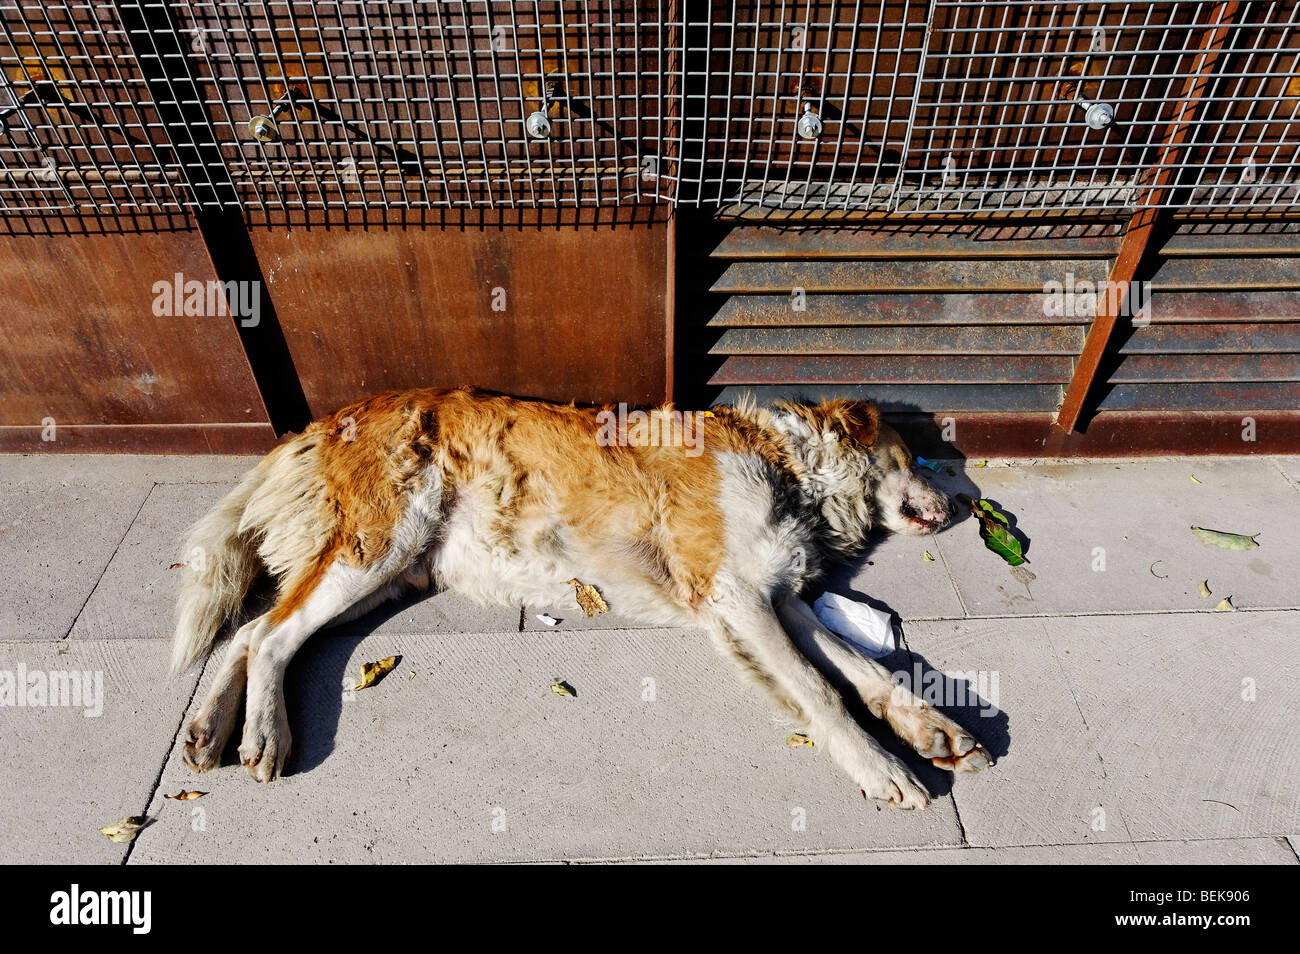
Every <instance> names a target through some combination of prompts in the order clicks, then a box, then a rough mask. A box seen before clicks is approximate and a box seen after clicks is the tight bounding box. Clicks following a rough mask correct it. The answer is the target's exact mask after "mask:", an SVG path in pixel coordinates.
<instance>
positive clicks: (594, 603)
mask: <svg viewBox="0 0 1300 954" xmlns="http://www.w3.org/2000/svg"><path fill="white" fill-rule="evenodd" d="M567 582H568V584H569V585H570V586H575V587H577V593H576V596H577V597H578V605H579V606H581V607H582V611H583V612H584V613H586V614H587V615H588V616H599V615H601V614H602V613H608V612H609V604H608V603H606V602H605V600H604V597H602V596H601V595H600V590H598V589H596V588H595V587H594V586H592V585H591V584H590V583H583V582H582V581H581V580H578V579H572V580H568V581H567Z"/></svg>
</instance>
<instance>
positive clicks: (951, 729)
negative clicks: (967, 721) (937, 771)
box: [889, 700, 993, 772]
mask: <svg viewBox="0 0 1300 954" xmlns="http://www.w3.org/2000/svg"><path fill="white" fill-rule="evenodd" d="M889 723H890V726H891V727H892V728H893V729H894V731H895V733H897V735H898V736H899V738H901V739H902V740H903V741H904V742H907V743H908V744H909V745H910V746H912V748H913V749H915V750H916V753H917V754H918V755H922V756H925V758H927V759H929V760H930V761H931V762H933V763H934V764H935V765H936V766H937V767H939V768H941V769H946V770H948V771H949V772H978V771H979V770H980V769H985V768H988V767H989V766H990V765H992V764H993V756H991V755H989V753H988V750H987V749H985V748H984V746H982V745H980V744H979V742H977V741H976V740H975V737H974V736H973V735H971V734H970V733H969V732H967V731H966V730H965V729H963V728H962V727H961V726H960V725H958V724H957V723H956V722H954V721H953V720H952V719H950V718H948V716H946V715H944V714H943V713H942V712H940V711H939V710H938V709H934V708H931V707H930V706H929V705H926V704H924V703H921V702H919V700H918V701H917V702H915V703H913V704H910V705H904V706H893V707H891V708H890V710H889Z"/></svg>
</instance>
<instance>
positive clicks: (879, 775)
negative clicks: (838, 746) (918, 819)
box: [846, 752, 930, 809]
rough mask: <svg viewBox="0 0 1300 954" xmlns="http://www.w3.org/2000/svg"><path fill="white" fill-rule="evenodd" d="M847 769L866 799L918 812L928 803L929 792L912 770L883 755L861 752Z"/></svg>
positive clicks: (891, 757) (882, 753)
mask: <svg viewBox="0 0 1300 954" xmlns="http://www.w3.org/2000/svg"><path fill="white" fill-rule="evenodd" d="M852 761H853V764H852V765H849V766H846V768H848V769H849V775H850V776H851V777H852V779H853V781H855V782H857V784H858V788H860V789H862V794H863V795H864V796H865V797H867V798H875V799H878V800H880V801H882V802H888V803H889V804H891V805H893V806H894V807H896V808H907V809H913V808H915V809H920V808H925V807H926V806H927V805H929V804H930V793H929V792H927V791H926V790H925V786H924V785H922V784H921V781H920V779H918V778H917V777H916V776H915V775H913V774H912V770H911V769H909V768H908V767H907V766H906V765H904V764H903V763H902V762H900V761H899V760H898V759H896V758H894V757H893V756H892V755H889V754H887V753H884V752H880V753H875V752H864V753H861V754H859V756H858V757H857V758H855V759H853V760H852Z"/></svg>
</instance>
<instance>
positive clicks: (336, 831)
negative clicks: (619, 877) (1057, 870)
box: [0, 456, 1300, 864]
mask: <svg viewBox="0 0 1300 954" xmlns="http://www.w3.org/2000/svg"><path fill="white" fill-rule="evenodd" d="M251 463H252V461H251V460H250V459H248V458H146V457H60V456H46V457H36V456H33V457H0V480H2V481H3V486H4V488H5V493H4V494H3V496H0V543H2V544H3V546H0V689H2V688H3V680H4V678H5V676H4V673H6V672H8V673H10V674H13V675H15V676H16V675H17V674H19V673H20V672H25V673H27V674H28V675H29V676H30V677H32V678H35V679H36V680H37V681H38V682H40V681H43V680H44V677H45V676H46V675H49V676H54V675H55V674H58V673H62V672H67V671H76V672H79V673H89V674H91V677H90V683H91V685H92V686H93V685H94V684H95V679H96V678H99V679H102V689H103V691H102V712H96V711H95V710H96V708H97V706H96V705H95V704H94V701H93V698H92V699H89V700H83V701H86V702H87V705H88V707H87V706H81V707H78V706H51V705H48V704H39V702H40V700H39V698H31V697H30V693H29V698H26V699H24V701H26V702H34V703H37V704H34V705H23V706H17V705H12V706H11V705H8V704H6V705H4V707H3V708H0V799H2V803H0V804H2V805H3V808H2V809H0V847H2V848H3V857H4V859H5V860H7V861H38V862H41V861H46V862H48V861H67V862H105V863H121V862H123V861H126V862H129V863H131V864H147V863H158V862H166V863H185V862H213V861H216V862H224V861H229V862H245V861H253V862H259V861H285V862H288V861H308V862H336V863H337V862H421V861H574V860H590V859H611V860H626V861H642V860H684V861H691V860H711V859H717V860H726V861H772V860H788V861H799V862H811V861H830V862H866V863H878V862H897V861H904V862H920V863H944V864H947V863H961V862H977V863H1016V862H1032V863H1044V862H1046V863H1054V862H1063V863H1073V862H1088V863H1110V862H1143V863H1147V862H1162V863H1170V862H1172V863H1182V862H1202V863H1251V864H1256V863H1278V864H1296V863H1297V854H1296V852H1297V849H1300V722H1298V721H1297V719H1296V708H1297V707H1296V702H1297V698H1298V697H1300V694H1298V693H1297V689H1296V687H1297V685H1300V573H1298V572H1297V570H1296V557H1297V555H1300V459H1297V458H1274V457H1255V458H1233V459H1227V458H1215V459H1177V460H1139V461H1130V460H1119V461H1116V460H1107V461H1094V462H1076V463H1028V462H998V461H994V462H990V464H989V465H988V466H987V467H977V466H975V463H976V462H965V463H961V464H956V463H954V464H951V465H949V468H950V469H951V471H952V472H951V473H943V474H941V475H939V476H938V477H937V478H936V480H937V482H939V483H941V484H944V485H945V486H947V487H948V488H949V489H952V490H961V491H964V492H966V493H970V494H972V495H982V496H984V497H987V498H990V499H992V500H994V501H996V502H997V503H998V504H999V505H1000V506H1001V507H1002V508H1003V509H1004V510H1006V511H1007V512H1009V513H1010V514H1012V515H1014V517H1015V518H1016V524H1017V526H1018V528H1019V530H1020V531H1021V532H1022V533H1023V534H1024V535H1025V537H1026V538H1027V539H1028V540H1029V548H1028V551H1027V555H1028V557H1029V559H1030V560H1031V563H1030V565H1029V567H1028V568H1027V569H1028V570H1030V571H1032V574H1033V576H1032V578H1031V577H1030V576H1029V575H1028V574H1026V573H1024V572H1013V571H1011V570H1010V569H1008V568H1007V567H1006V566H1005V565H1004V564H1003V563H1002V561H1001V560H1000V559H999V558H997V557H996V556H994V555H993V554H992V553H990V552H988V551H987V550H986V549H985V548H984V545H983V543H982V542H981V541H980V539H979V537H978V534H977V530H976V527H975V525H974V523H973V522H972V521H970V520H969V519H968V520H965V521H963V522H961V523H959V524H957V525H956V526H954V527H952V528H950V529H949V530H947V531H946V532H944V533H942V534H940V535H938V536H936V537H929V538H909V539H904V538H882V539H881V540H879V541H878V542H877V543H876V545H875V546H874V547H873V548H872V549H871V551H870V552H869V553H868V554H867V555H866V556H865V557H864V558H863V560H862V561H861V562H860V564H859V565H858V566H856V567H854V568H853V569H851V570H844V571H840V572H838V573H836V574H835V575H834V576H833V577H832V578H831V579H830V580H829V581H828V588H830V589H833V590H835V591H837V592H841V593H844V594H845V595H850V596H857V597H859V598H861V597H864V596H867V597H870V598H871V599H872V600H873V601H874V602H876V603H877V604H878V605H881V606H886V607H888V608H889V609H891V610H892V611H894V612H895V613H896V614H898V616H899V617H900V619H901V624H902V632H903V634H904V642H905V647H904V648H903V649H901V650H900V651H899V652H897V653H895V654H894V655H893V656H892V657H890V658H888V659H886V660H884V662H885V663H886V664H887V665H888V666H889V667H890V668H891V669H893V670H896V671H903V672H907V673H912V674H915V675H919V676H920V677H921V679H922V684H923V685H929V686H933V687H935V688H936V691H938V690H942V692H943V693H944V697H945V700H946V701H947V702H948V704H947V705H945V708H946V709H947V711H949V712H950V713H951V714H953V715H954V717H955V718H957V719H958V720H959V721H961V722H962V723H963V724H965V725H966V726H967V727H968V728H970V729H971V730H973V731H974V732H975V733H976V734H977V735H978V736H979V737H980V738H981V739H982V740H983V741H984V742H985V744H986V745H987V746H988V747H989V748H990V750H992V752H993V754H994V755H995V756H997V757H998V760H999V761H998V764H997V765H996V766H995V767H994V768H993V769H992V770H990V771H987V772H984V773H981V774H978V775H974V776H962V777H961V778H959V779H958V780H956V782H955V784H954V782H953V780H952V777H951V776H947V775H945V774H943V773H940V772H938V771H936V770H933V769H931V768H930V767H929V766H928V765H925V764H923V763H921V762H920V760H919V759H917V758H915V757H913V756H911V755H910V754H909V755H907V756H904V757H905V758H907V760H908V761H909V763H910V764H912V765H914V766H916V767H917V768H918V770H919V771H920V773H921V776H922V779H923V781H924V782H925V783H926V785H927V786H928V787H929V788H930V790H931V792H932V793H933V794H934V795H935V799H934V802H933V804H932V805H931V807H930V809H929V810H927V811H925V812H920V813H908V812H901V811H894V810H889V809H879V808H877V807H876V806H875V805H874V804H871V803H867V802H864V801H863V800H862V798H861V796H860V795H859V793H858V791H857V789H856V788H855V787H854V786H853V785H852V784H851V783H850V782H849V781H848V780H847V779H846V778H845V777H843V776H842V775H841V774H840V772H839V771H838V770H837V769H836V768H835V766H833V765H832V764H831V762H830V760H829V759H828V758H827V756H826V753H825V752H824V751H822V750H821V749H820V748H812V749H809V748H797V749H792V748H788V747H787V746H786V744H785V738H786V735H787V734H788V732H789V729H788V728H787V727H785V726H783V725H781V724H780V723H779V722H778V721H777V720H776V719H775V718H774V716H773V713H772V710H771V709H770V707H769V706H768V704H767V703H766V701H765V700H764V699H763V698H762V697H761V696H760V695H759V694H758V692H757V691H756V690H754V689H752V688H749V687H747V686H745V685H743V684H741V683H740V682H739V681H738V680H737V679H736V678H735V677H734V675H733V673H732V670H731V666H730V663H728V662H727V661H725V660H723V659H721V658H719V657H718V656H717V655H716V654H715V653H714V651H713V650H712V649H711V647H710V646H709V645H708V643H707V639H706V638H705V637H704V636H703V635H702V634H700V633H696V632H691V631H682V630H673V629H670V630H665V629H646V628H635V627H633V626H631V625H630V624H628V622H627V621H625V620H620V619H618V618H617V615H616V613H611V614H610V615H609V616H606V617H599V618H597V619H593V620H578V619H573V618H568V614H566V613H563V612H560V611H557V610H552V611H553V612H554V614H555V615H557V616H564V617H566V618H564V620H563V622H561V623H560V624H559V625H558V626H556V627H554V628H550V627H547V626H545V625H543V624H542V623H540V622H539V621H538V620H537V618H536V616H537V614H538V613H541V612H544V611H546V610H547V609H550V608H547V607H540V606H527V607H508V608H504V609H492V610H485V609H482V608H479V607H476V606H473V605H471V604H468V603H466V602H464V601H461V600H459V599H457V598H455V597H453V596H449V595H446V594H440V595H438V596H435V597H432V598H430V599H426V600H424V601H421V602H415V603H409V604H402V605H397V606H390V607H386V608H384V609H383V610H381V611H378V612H376V613H374V614H372V615H371V616H369V617H367V618H365V619H362V620H359V621H357V622H355V623H352V624H349V625H346V626H343V627H339V628H336V629H331V630H327V631H326V632H324V633H322V634H320V635H319V636H318V637H316V638H315V639H313V640H312V641H311V642H310V643H309V644H308V646H307V648H306V649H305V650H304V651H303V652H302V653H301V654H300V656H299V658H298V660H297V661H296V662H295V664H294V666H293V668H292V669H291V671H290V677H289V687H288V693H289V705H290V720H291V723H292V726H293V732H294V755H293V757H292V758H291V760H290V766H289V767H290V772H291V774H290V775H289V776H287V777H286V778H283V779H281V780H280V781H278V782H276V783H274V784H273V785H270V786H259V785H257V784H256V783H254V782H253V781H252V780H251V779H249V778H248V776H247V775H246V773H245V772H244V770H243V768H242V767H240V766H239V765H238V764H236V762H237V760H236V759H235V758H234V757H233V754H232V753H228V757H227V764H226V765H225V766H224V767H223V768H221V769H219V770H217V771H215V772H212V773H209V774H207V775H203V776H196V775H194V774H192V773H191V772H189V770H187V769H186V768H185V766H184V765H183V764H182V763H181V761H180V758H179V745H178V736H179V734H180V730H181V728H182V726H183V725H184V724H185V722H186V721H187V720H188V719H189V718H190V717H191V716H192V714H193V710H194V709H195V708H196V707H197V704H198V699H199V697H200V696H201V693H202V691H203V688H204V686H205V684H206V682H207V681H208V680H209V679H210V678H211V676H212V665H211V664H209V665H208V667H207V668H206V669H205V671H204V672H202V673H201V674H200V673H194V674H190V675H188V676H186V677H184V678H180V679H172V678H169V677H168V676H167V675H166V661H167V653H168V646H167V636H168V634H169V632H170V625H171V614H172V603H173V599H174V594H175V588H176V585H177V582H178V580H177V574H178V573H179V571H176V570H169V569H168V568H169V566H171V565H172V564H174V563H176V562H177V561H179V560H181V559H182V554H181V553H180V543H179V538H180V536H181V533H182V531H183V530H184V528H185V527H186V526H187V525H188V524H189V523H191V522H192V521H193V520H194V519H195V518H197V517H198V516H199V515H200V514H201V513H202V512H203V511H204V509H205V508H207V507H208V506H210V505H211V504H212V503H213V502H214V501H215V500H217V499H218V498H219V497H220V496H221V495H222V494H223V493H224V492H225V491H226V490H227V489H228V488H229V487H230V486H232V485H233V483H234V480H235V478H236V477H237V476H238V474H239V473H240V472H241V471H242V470H243V469H245V468H246V467H247V466H249V465H250V464H251ZM1193 477H1195V478H1196V479H1195V480H1193V479H1192V478H1193ZM1192 525H1196V526H1202V527H1210V528H1213V529H1218V530H1229V531H1237V532H1242V533H1248V534H1253V533H1256V532H1260V536H1259V543H1260V547H1259V549H1256V550H1249V551H1232V550H1223V549H1218V548H1215V547H1211V546H1209V545H1207V544H1204V543H1202V542H1201V541H1200V540H1199V539H1197V537H1196V536H1194V535H1193V534H1192V533H1191V531H1190V530H1189V527H1190V526H1192ZM927 552H928V553H929V554H930V555H931V556H932V557H933V560H926V559H925V554H926V553H927ZM1202 581H1208V586H1209V589H1210V590H1211V591H1212V595H1211V596H1210V597H1208V598H1207V597H1203V596H1201V595H1200V592H1199V585H1200V584H1201V582H1202ZM1228 596H1231V598H1232V603H1233V604H1234V605H1235V606H1236V611H1235V612H1214V607H1215V606H1216V605H1217V604H1218V603H1219V602H1220V600H1221V599H1223V598H1224V597H1228ZM392 654H399V655H400V656H401V657H402V659H401V663H400V666H399V667H398V670H397V671H396V672H394V673H393V674H392V675H390V676H389V677H388V678H387V679H385V680H384V681H383V682H382V683H380V685H379V686H377V687H375V688H373V689H369V690H366V691H363V692H360V693H355V694H353V693H347V692H345V691H344V689H343V686H344V685H345V684H351V683H352V682H355V680H356V678H357V673H358V672H359V669H360V665H361V663H362V662H363V661H366V660H374V659H378V658H380V657H383V656H388V655H392ZM96 674H98V675H96ZM557 677H558V678H561V679H564V680H566V681H568V682H569V683H570V684H571V685H572V686H574V687H575V688H576V689H577V697H576V698H565V697H562V696H559V695H556V694H554V693H552V692H550V690H549V687H550V685H551V683H552V682H553V681H554V680H555V678H557ZM88 695H93V694H89V693H88ZM0 701H3V692H0ZM11 701H16V699H14V700H11ZM46 702H47V703H48V700H46ZM866 721H867V724H868V726H869V728H872V729H873V731H874V726H872V725H871V720H870V719H869V718H867V720H866ZM882 741H884V742H885V744H886V745H887V746H889V747H890V748H892V749H893V750H895V751H900V750H899V749H898V747H897V746H896V745H895V744H894V743H893V741H892V740H891V739H887V738H883V737H882ZM182 789H199V790H202V791H205V792H208V793H209V794H208V795H206V796H205V797H204V798H202V799H198V800H195V801H172V800H167V799H165V798H164V797H163V796H164V795H165V794H175V793H177V792H180V791H181V790H182ZM140 813H147V814H148V816H149V817H150V818H151V819H153V822H152V824H150V826H149V827H148V828H147V829H145V831H144V832H143V833H142V834H141V835H140V837H139V838H138V839H137V840H136V842H135V843H133V844H131V845H117V844H113V843H110V842H108V841H107V840H106V839H105V838H104V837H103V836H102V835H100V834H99V833H98V832H97V831H96V829H97V828H99V827H100V826H102V825H105V824H107V823H109V822H111V821H114V820H116V819H118V818H121V817H123V816H126V815H135V814H140Z"/></svg>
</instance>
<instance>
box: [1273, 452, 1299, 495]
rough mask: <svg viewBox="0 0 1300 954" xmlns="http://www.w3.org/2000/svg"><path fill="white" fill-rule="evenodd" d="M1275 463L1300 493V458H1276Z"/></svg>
mask: <svg viewBox="0 0 1300 954" xmlns="http://www.w3.org/2000/svg"><path fill="white" fill-rule="evenodd" d="M1273 462H1274V463H1275V464H1277V468H1278V470H1280V471H1282V473H1283V474H1285V475H1286V479H1287V480H1288V481H1290V482H1291V486H1292V487H1294V488H1296V490H1297V492H1300V457H1274V458H1273Z"/></svg>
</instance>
